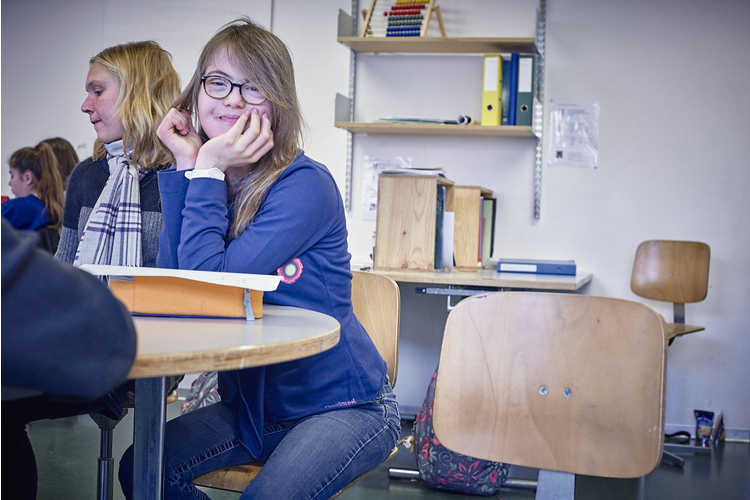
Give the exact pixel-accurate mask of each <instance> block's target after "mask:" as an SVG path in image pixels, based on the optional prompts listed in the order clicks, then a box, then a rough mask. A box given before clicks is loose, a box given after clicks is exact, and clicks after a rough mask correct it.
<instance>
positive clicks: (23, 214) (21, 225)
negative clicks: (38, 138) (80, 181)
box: [1, 144, 63, 254]
mask: <svg viewBox="0 0 750 500" xmlns="http://www.w3.org/2000/svg"><path fill="white" fill-rule="evenodd" d="M8 164H9V166H10V182H8V185H9V186H10V190H11V191H12V192H13V194H14V195H15V196H16V197H15V198H13V199H11V200H8V201H7V202H5V203H3V204H2V205H1V207H2V216H3V217H4V218H5V219H7V220H8V222H9V223H10V225H11V226H13V227H14V228H16V229H22V230H26V231H39V233H40V236H41V238H40V240H39V241H40V246H41V247H43V248H44V249H46V250H47V251H49V252H50V253H53V254H54V253H55V250H56V248H57V242H58V241H59V239H60V236H59V233H58V230H59V229H60V226H61V223H62V212H63V186H62V181H61V180H60V173H59V172H58V170H57V160H56V159H55V154H54V152H53V151H52V148H51V147H50V146H48V145H47V144H40V145H38V146H36V147H33V148H32V147H27V148H21V149H19V150H18V151H16V152H15V153H13V154H12V155H11V157H10V160H9V162H8Z"/></svg>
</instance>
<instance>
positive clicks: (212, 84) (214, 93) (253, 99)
mask: <svg viewBox="0 0 750 500" xmlns="http://www.w3.org/2000/svg"><path fill="white" fill-rule="evenodd" d="M201 82H202V83H203V90H205V91H206V94H207V95H208V96H209V97H213V98H214V99H224V98H225V97H226V96H228V95H229V94H231V93H232V90H234V88H235V87H239V89H240V95H241V96H242V98H243V99H244V100H245V102H246V103H248V104H253V105H255V106H257V105H258V104H263V103H264V102H266V99H267V97H266V96H264V95H263V93H262V92H261V91H260V90H258V89H257V88H256V87H255V86H253V84H251V83H234V82H232V81H231V80H230V79H229V78H225V77H223V76H217V75H203V76H202V77H201Z"/></svg>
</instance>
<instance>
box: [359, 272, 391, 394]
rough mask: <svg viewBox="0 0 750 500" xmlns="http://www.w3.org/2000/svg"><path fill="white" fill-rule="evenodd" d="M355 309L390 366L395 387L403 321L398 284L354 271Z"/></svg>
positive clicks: (389, 374) (367, 273)
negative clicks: (400, 327)
mask: <svg viewBox="0 0 750 500" xmlns="http://www.w3.org/2000/svg"><path fill="white" fill-rule="evenodd" d="M352 306H353V307H354V315H355V316H357V319H358V320H359V322H360V323H362V326H364V327H365V330H367V333H369V334H370V338H371V339H372V341H373V342H374V343H375V347H377V349H378V352H379V353H380V355H381V356H383V359H384V360H385V362H386V363H388V377H389V378H390V380H391V386H394V387H395V386H396V376H397V375H398V336H399V324H400V320H401V294H400V292H399V289H398V285H397V284H396V282H395V281H393V280H392V279H391V278H389V277H387V276H382V275H380V274H375V273H372V272H366V271H352Z"/></svg>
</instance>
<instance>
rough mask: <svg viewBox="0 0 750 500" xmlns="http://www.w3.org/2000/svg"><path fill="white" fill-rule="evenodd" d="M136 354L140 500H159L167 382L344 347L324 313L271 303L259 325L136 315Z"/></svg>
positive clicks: (136, 459)
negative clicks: (185, 375)
mask: <svg viewBox="0 0 750 500" xmlns="http://www.w3.org/2000/svg"><path fill="white" fill-rule="evenodd" d="M133 323H134V324H135V328H136V332H137V334H138V353H137V355H136V360H135V363H134V364H133V368H132V369H131V371H130V375H129V377H130V378H134V379H136V381H135V387H136V390H135V415H134V420H133V422H134V423H133V447H134V448H133V451H134V476H133V491H134V496H135V498H139V499H148V500H150V499H161V498H162V497H163V491H164V428H165V423H166V399H167V387H166V379H165V377H166V376H167V375H178V374H182V373H198V372H205V371H215V370H218V371H223V370H235V369H239V368H250V367H253V366H262V365H269V364H274V363H281V362H283V361H291V360H294V359H300V358H304V357H307V356H312V355H314V354H318V353H320V352H323V351H325V350H327V349H330V348H332V347H333V346H335V345H336V344H337V343H338V341H339V332H340V326H339V323H338V321H336V320H335V319H334V318H332V317H330V316H326V315H325V314H321V313H317V312H314V311H308V310H306V309H299V308H296V307H283V306H274V305H268V304H266V305H265V306H264V311H263V318H261V319H258V320H255V321H245V320H238V319H211V318H170V317H152V316H136V317H134V318H133Z"/></svg>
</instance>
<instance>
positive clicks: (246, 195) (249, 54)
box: [175, 17, 303, 238]
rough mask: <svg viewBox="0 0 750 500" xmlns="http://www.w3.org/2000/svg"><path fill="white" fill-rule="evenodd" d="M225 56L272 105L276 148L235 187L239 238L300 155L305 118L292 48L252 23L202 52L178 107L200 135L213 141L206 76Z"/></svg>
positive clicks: (232, 29)
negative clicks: (203, 102) (203, 115)
mask: <svg viewBox="0 0 750 500" xmlns="http://www.w3.org/2000/svg"><path fill="white" fill-rule="evenodd" d="M221 51H226V53H227V56H228V57H229V58H230V59H231V60H232V61H233V62H234V63H235V64H236V65H237V66H238V67H239V68H241V69H242V70H243V71H244V73H245V74H246V76H248V77H252V83H253V85H255V86H256V87H257V88H258V89H259V90H260V91H261V92H262V93H263V95H265V96H266V98H267V99H268V102H269V103H270V104H271V109H272V112H273V118H272V121H271V130H273V143H274V146H273V148H272V149H271V151H269V152H268V153H266V154H265V155H264V156H263V157H262V158H261V159H260V160H258V162H257V163H256V164H255V165H254V166H253V168H252V169H251V170H250V173H248V174H247V175H246V176H245V177H244V178H243V179H242V180H241V181H239V182H238V183H237V184H235V185H234V186H232V187H231V194H232V195H233V196H234V199H235V201H234V206H235V218H234V222H233V224H232V228H231V232H230V234H231V235H232V237H235V238H236V237H237V236H239V234H241V233H242V232H243V231H244V230H245V228H247V226H248V225H249V224H250V223H251V222H252V221H253V220H254V219H255V216H256V215H257V213H258V210H260V206H261V204H262V203H263V199H264V198H265V196H266V192H267V191H268V189H269V188H270V187H271V184H273V183H274V181H276V179H278V177H279V175H281V173H282V172H283V171H284V169H285V168H286V167H288V166H289V164H290V163H291V162H292V160H294V158H295V157H296V156H297V155H298V154H299V152H300V145H301V141H302V127H303V121H302V113H301V111H300V106H299V101H298V99H297V89H296V86H295V82H294V66H293V64H292V56H291V54H290V53H289V49H288V48H287V46H286V45H285V44H284V42H282V41H281V40H280V39H279V38H278V37H277V36H276V35H274V34H273V33H271V32H269V31H268V30H266V29H265V28H263V27H262V26H260V25H258V24H255V23H254V22H253V21H252V20H250V19H249V18H246V17H244V18H240V19H236V20H234V21H232V22H231V23H229V24H227V25H225V26H224V27H223V28H222V29H221V30H220V31H219V32H218V33H216V34H215V35H214V36H213V38H211V40H209V41H208V43H206V46H205V47H203V51H202V52H201V55H200V58H199V59H198V66H197V68H196V70H195V73H194V74H193V77H192V79H191V80H190V82H189V83H188V84H187V86H186V87H185V90H184V91H183V92H182V95H180V97H179V99H178V100H177V102H176V103H175V107H177V108H179V109H184V110H186V111H188V112H189V113H190V114H191V115H192V116H194V117H195V120H196V122H197V124H198V126H197V130H198V133H199V134H200V135H201V137H202V138H203V140H204V141H206V140H208V137H207V136H206V134H205V132H204V131H203V129H202V128H201V125H200V117H199V116H197V115H198V113H197V110H198V96H199V95H200V93H201V92H203V90H202V88H201V87H202V84H201V76H203V74H204V73H205V71H206V68H207V67H208V65H209V64H210V63H211V61H212V60H213V58H214V57H216V55H217V54H219V53H220V52H221Z"/></svg>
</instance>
